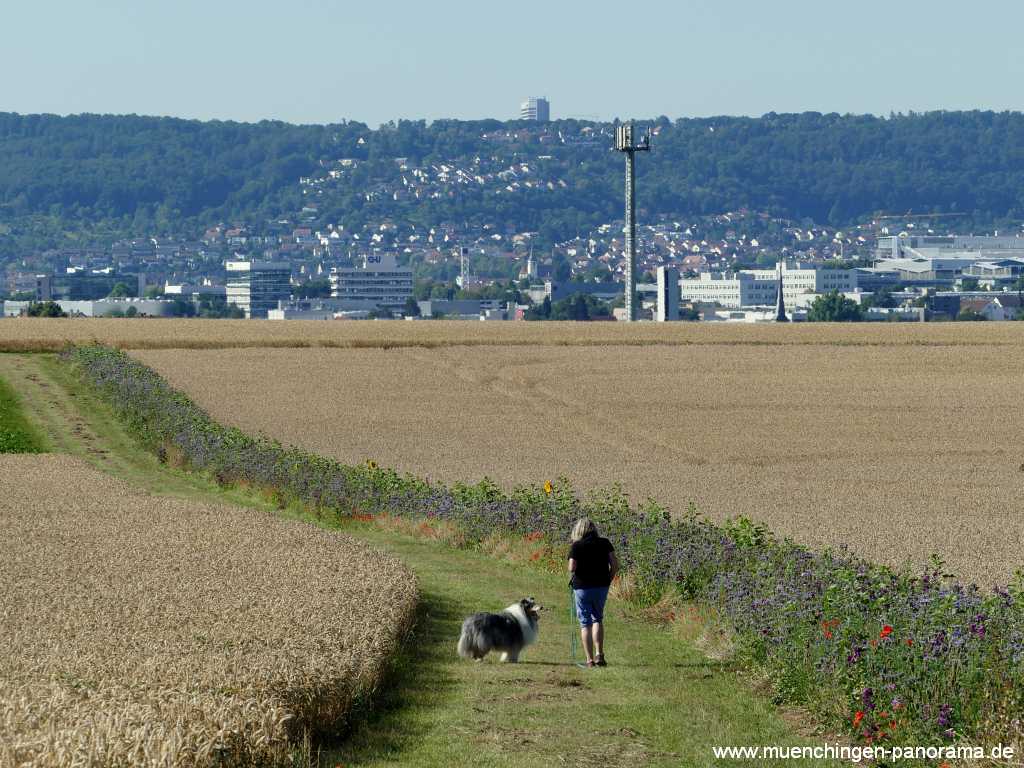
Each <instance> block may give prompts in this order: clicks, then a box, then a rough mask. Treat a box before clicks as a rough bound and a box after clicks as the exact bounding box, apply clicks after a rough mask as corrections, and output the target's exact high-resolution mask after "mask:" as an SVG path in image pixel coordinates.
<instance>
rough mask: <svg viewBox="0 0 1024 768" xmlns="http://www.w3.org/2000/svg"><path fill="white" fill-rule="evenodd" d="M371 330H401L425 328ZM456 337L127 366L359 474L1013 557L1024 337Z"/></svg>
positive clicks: (896, 546) (806, 534) (154, 356)
mask: <svg viewBox="0 0 1024 768" xmlns="http://www.w3.org/2000/svg"><path fill="white" fill-rule="evenodd" d="M367 325H370V326H371V327H372V326H374V325H380V326H381V327H384V328H387V327H391V328H394V329H395V333H396V337H397V338H404V337H403V334H404V333H405V328H406V327H408V326H414V327H415V328H416V329H417V330H416V333H423V332H422V331H419V330H418V329H419V328H422V327H426V328H430V327H431V325H432V324H430V323H404V324H403V323H388V324H367ZM451 325H452V324H445V325H441V326H440V327H439V328H438V329H437V331H436V332H435V339H436V340H437V341H438V348H434V349H425V348H418V347H411V348H392V349H382V348H378V349H363V348H350V349H222V350H215V351H213V350H206V351H204V350H191V351H181V350H174V351H170V350H165V351H160V350H148V351H136V352H135V353H134V354H135V355H136V356H137V357H138V358H139V359H140V360H142V361H143V362H145V363H147V364H149V365H152V366H154V367H155V368H156V369H157V370H159V371H160V372H161V373H162V374H163V375H164V376H166V377H167V378H168V379H169V380H170V382H171V383H172V384H173V385H174V386H177V387H180V388H183V389H185V390H186V391H187V392H189V394H191V395H192V396H193V397H195V398H196V399H197V400H198V402H199V403H200V404H201V405H202V406H204V407H205V408H207V409H208V410H209V411H210V412H211V414H212V415H213V416H214V418H216V419H218V420H220V421H222V422H227V423H230V424H233V425H237V426H239V427H241V428H242V429H245V430H247V431H257V432H262V433H265V434H267V435H270V436H273V437H275V438H277V439H279V440H281V441H282V442H285V443H293V444H296V445H301V446H302V447H304V448H307V449H309V450H311V451H314V452H317V453H322V454H326V455H330V456H334V457H336V458H338V459H341V460H343V461H347V462H351V463H358V462H362V461H364V460H366V459H373V460H375V461H377V462H379V463H380V464H382V465H385V466H393V467H396V468H398V469H400V470H404V471H408V472H414V473H417V474H420V475H425V476H429V477H432V478H438V479H442V480H446V481H454V480H463V481H470V480H475V479H478V478H480V477H482V476H484V475H487V476H490V477H492V478H494V479H496V480H497V481H499V482H501V483H502V484H505V485H512V484H516V483H542V482H543V481H544V480H546V479H549V478H555V477H557V476H559V475H565V476H567V477H568V478H570V480H572V481H573V482H574V483H575V484H576V485H577V486H578V487H580V488H583V489H588V488H594V487H599V486H604V485H608V484H610V483H612V482H621V483H622V484H623V485H624V487H625V488H626V489H627V490H628V491H629V492H630V493H631V494H633V495H634V496H638V497H643V496H647V495H649V496H652V497H654V498H656V499H657V500H659V501H662V502H664V503H666V504H668V505H669V506H670V507H671V509H672V510H673V511H675V512H679V511H682V510H685V509H686V507H687V505H688V504H689V503H690V502H693V503H694V504H695V505H696V506H697V508H698V509H699V510H700V511H701V512H702V513H703V514H706V515H708V516H709V517H711V518H713V519H716V520H722V519H725V518H727V517H730V516H736V515H746V516H749V517H751V518H753V519H755V520H758V521H761V522H763V523H765V524H767V525H768V526H769V527H770V528H771V529H772V530H774V531H776V532H777V533H779V534H781V535H786V536H790V537H792V538H794V539H796V540H797V541H800V542H802V543H805V544H807V545H810V546H812V547H817V548H822V547H829V546H839V545H844V544H845V545H849V546H851V547H852V548H853V549H855V550H856V551H857V552H858V553H860V554H862V555H865V556H867V557H869V558H871V559H873V560H876V561H879V562H883V563H889V564H893V565H903V564H905V563H908V562H909V563H910V564H911V565H912V566H915V567H916V566H919V565H921V564H923V563H924V562H926V561H927V559H928V557H929V556H930V555H931V554H932V553H939V554H940V555H941V556H942V557H943V558H944V559H945V560H946V562H947V564H948V566H949V567H950V568H951V569H952V570H953V571H954V572H956V573H957V574H959V575H962V576H965V577H967V578H970V579H974V580H977V581H978V582H979V583H980V584H983V585H990V584H991V583H993V582H994V581H999V582H1005V581H1007V580H1008V579H1009V577H1010V575H1011V574H1012V573H1013V571H1014V570H1015V569H1016V568H1017V567H1019V566H1020V565H1022V560H1024V558H1022V556H1021V555H1020V552H1021V551H1022V545H1024V522H1022V520H1021V518H1020V515H1019V513H1018V506H1019V505H1018V499H1019V497H1020V495H1021V492H1022V491H1024V472H1022V471H1021V461H1022V454H1021V452H1020V451H1019V450H1018V448H1017V446H1016V445H1015V441H1014V440H1013V437H1012V436H1014V435H1016V434H1017V433H1019V432H1020V431H1021V428H1022V427H1024V414H1022V413H1021V409H1020V408H1019V407H1018V400H1019V395H1020V381H1021V377H1022V374H1024V358H1022V356H1021V355H1020V354H1019V352H1020V350H1019V349H1018V347H1019V346H1020V344H1021V343H1022V340H1024V327H1022V328H1020V329H1018V326H1017V325H1016V324H1009V323H1007V324H1002V325H1000V326H991V327H990V326H986V327H985V328H984V329H982V330H980V331H979V330H977V326H980V325H982V324H974V325H973V327H970V328H966V327H964V326H965V325H966V324H946V325H943V326H939V325H934V326H926V327H918V326H914V327H912V328H909V329H908V328H906V327H905V326H898V327H895V328H893V327H889V326H887V327H885V328H878V327H871V328H861V327H854V326H845V327H837V326H803V327H793V328H786V329H779V328H775V327H767V328H765V327H763V326H755V327H753V328H736V327H729V328H724V329H713V330H708V331H707V332H706V333H705V332H704V331H702V330H700V329H698V330H692V329H690V328H684V329H683V330H679V331H676V330H675V329H672V330H671V331H670V332H665V333H664V334H663V337H664V338H674V339H676V341H677V342H678V343H675V342H673V343H659V344H657V345H655V346H646V345H645V346H637V345H634V344H632V343H628V342H629V339H631V338H632V339H634V340H638V341H637V343H638V344H643V343H645V340H648V339H650V338H655V337H658V333H659V331H658V329H654V330H648V329H649V328H651V326H640V327H639V328H638V329H637V332H636V334H635V335H633V336H628V335H623V336H619V337H617V341H615V342H613V343H612V344H601V343H600V340H601V339H602V338H604V337H602V336H601V334H602V333H604V334H609V333H613V331H611V330H609V331H602V330H600V329H598V330H593V331H592V330H590V326H588V327H587V330H584V331H581V334H582V335H581V336H580V339H582V341H581V342H580V343H579V344H575V345H573V344H568V345H566V344H564V343H563V342H565V338H566V337H565V334H567V333H568V331H567V329H566V328H565V327H564V326H561V325H560V326H556V327H554V328H552V329H551V330H550V332H549V338H550V339H552V340H553V341H552V343H542V342H543V341H544V338H545V337H544V336H543V335H540V336H537V337H536V338H537V340H538V343H534V344H527V343H520V341H521V338H520V337H517V339H518V340H517V341H516V342H515V343H514V344H510V345H503V344H499V343H489V344H484V345H481V346H458V345H452V344H449V343H448V342H449V341H450V340H451V334H452V333H453V331H452V329H451ZM480 325H484V324H480ZM508 325H512V324H508ZM465 326H466V327H467V334H468V338H476V335H475V334H477V333H478V332H477V331H476V330H475V329H476V327H477V326H476V325H474V324H471V323H468V324H465ZM531 328H532V326H531ZM374 332H376V331H374ZM503 333H505V332H503ZM507 333H509V334H511V333H514V331H509V332H507ZM524 333H525V332H524ZM529 333H536V332H534V331H532V330H530V331H529ZM673 334H676V335H673ZM488 338H490V339H491V340H492V342H497V341H500V340H501V339H502V336H501V334H500V333H499V334H497V335H494V336H490V337H488ZM522 338H525V336H524V337H522ZM694 339H702V340H701V341H699V342H696V341H694ZM687 340H688V341H687ZM399 346H400V345H399Z"/></svg>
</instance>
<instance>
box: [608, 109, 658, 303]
mask: <svg viewBox="0 0 1024 768" xmlns="http://www.w3.org/2000/svg"><path fill="white" fill-rule="evenodd" d="M615 150H616V151H617V152H622V153H623V154H625V156H626V220H625V223H624V226H623V227H622V232H623V234H624V235H625V237H626V321H627V322H633V321H635V320H636V309H637V307H636V178H635V165H636V160H635V155H636V153H637V152H649V151H650V150H651V133H650V131H648V132H647V133H645V134H644V136H643V138H642V139H641V140H640V142H639V143H634V141H633V123H632V122H629V123H623V124H622V125H619V126H616V128H615Z"/></svg>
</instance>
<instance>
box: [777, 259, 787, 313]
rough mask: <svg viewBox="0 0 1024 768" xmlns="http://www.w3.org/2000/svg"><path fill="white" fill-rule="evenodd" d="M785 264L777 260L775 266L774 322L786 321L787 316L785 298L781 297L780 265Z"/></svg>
mask: <svg viewBox="0 0 1024 768" xmlns="http://www.w3.org/2000/svg"><path fill="white" fill-rule="evenodd" d="M784 264H785V262H783V261H779V263H778V265H777V267H776V271H777V274H776V282H777V285H778V293H777V294H776V296H775V322H776V323H788V322H789V318H788V317H786V300H785V299H784V298H783V297H782V267H783V265H784Z"/></svg>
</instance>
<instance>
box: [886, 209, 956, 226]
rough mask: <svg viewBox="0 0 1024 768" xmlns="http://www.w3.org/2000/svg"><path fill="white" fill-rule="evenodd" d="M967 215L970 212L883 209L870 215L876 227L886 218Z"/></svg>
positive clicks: (938, 217) (902, 218)
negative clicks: (913, 211) (892, 211)
mask: <svg viewBox="0 0 1024 768" xmlns="http://www.w3.org/2000/svg"><path fill="white" fill-rule="evenodd" d="M968 215H970V214H967V213H912V212H911V211H907V212H906V213H885V212H884V211H876V212H875V214H874V215H873V216H872V217H871V220H872V221H873V222H874V223H875V224H876V225H878V227H879V228H880V227H881V224H880V222H882V221H885V220H887V219H899V220H900V221H905V220H906V219H941V218H946V217H954V218H955V217H959V216H968Z"/></svg>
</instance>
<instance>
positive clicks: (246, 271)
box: [225, 261, 291, 318]
mask: <svg viewBox="0 0 1024 768" xmlns="http://www.w3.org/2000/svg"><path fill="white" fill-rule="evenodd" d="M226 268H227V280H226V282H225V294H226V297H227V302H228V304H234V305H235V306H237V307H238V308H239V309H241V310H242V311H243V312H245V316H246V317H247V318H254V317H258V318H266V317H267V312H269V311H270V310H271V309H277V303H278V302H279V301H284V300H287V299H288V298H290V296H291V266H290V265H289V264H288V262H286V261H229V262H227V264H226Z"/></svg>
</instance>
